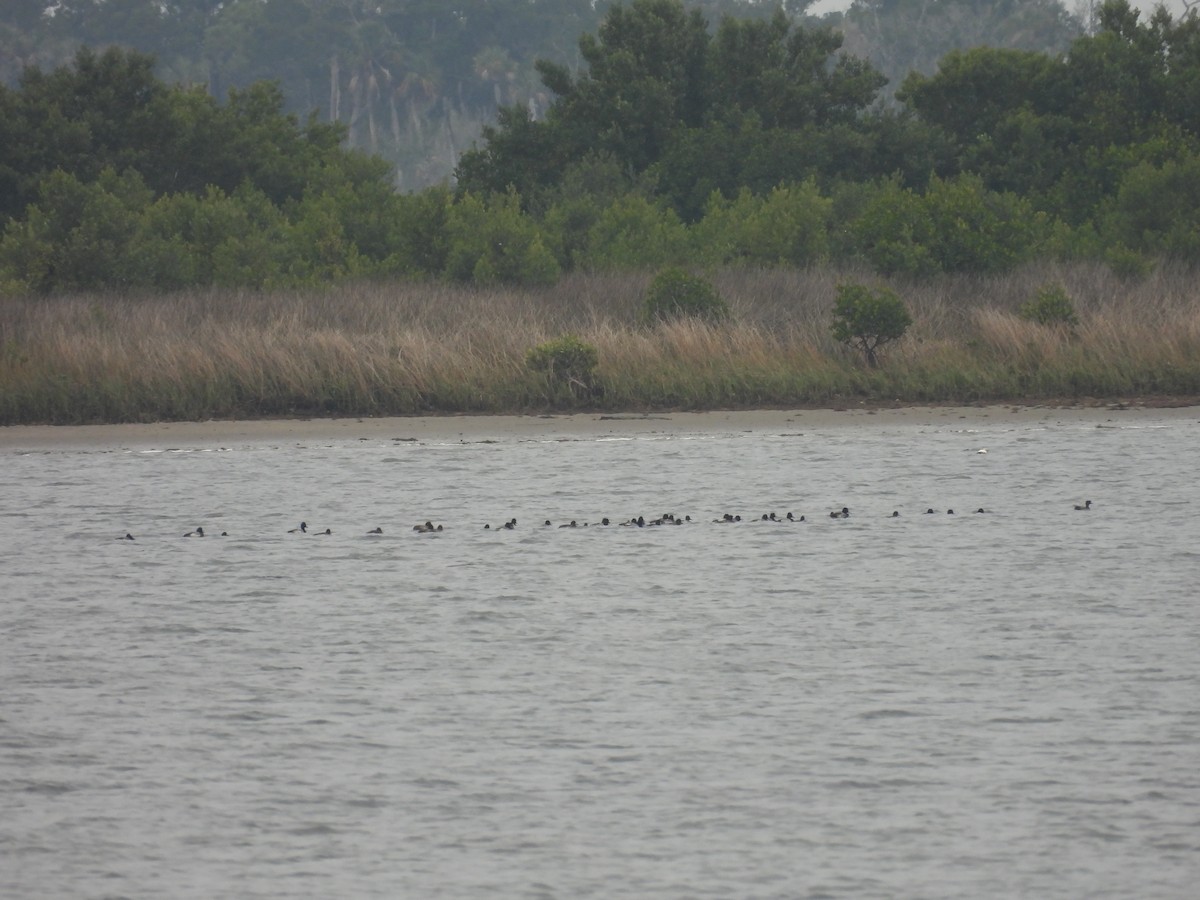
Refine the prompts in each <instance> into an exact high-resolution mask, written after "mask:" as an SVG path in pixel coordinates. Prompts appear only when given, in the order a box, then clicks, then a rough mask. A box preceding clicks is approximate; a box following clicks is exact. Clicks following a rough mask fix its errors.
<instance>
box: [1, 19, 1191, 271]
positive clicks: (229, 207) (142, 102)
mask: <svg viewBox="0 0 1200 900" xmlns="http://www.w3.org/2000/svg"><path fill="white" fill-rule="evenodd" d="M578 52H579V55H580V58H581V59H582V61H583V65H581V66H580V67H578V68H572V67H570V66H568V65H566V64H563V63H561V62H556V61H554V60H549V59H547V60H542V61H539V62H538V64H537V70H538V73H539V75H540V78H541V82H542V86H543V88H544V90H545V92H546V94H547V97H548V100H547V104H546V109H545V112H544V113H542V114H539V115H534V114H533V113H532V112H531V111H530V108H529V106H528V104H524V103H517V104H512V105H508V106H503V107H501V111H500V113H499V116H498V119H497V121H496V123H495V124H494V125H491V126H488V127H486V128H485V129H484V131H483V135H482V141H481V144H480V145H478V146H477V147H476V148H474V149H472V150H470V151H468V152H467V153H465V154H464V155H463V156H462V158H461V161H460V163H459V165H458V167H457V170H456V178H455V181H454V184H453V186H447V185H442V186H437V187H433V188H429V189H425V190H422V191H419V192H412V193H401V192H398V191H396V190H394V187H393V182H392V174H391V167H390V166H389V165H388V163H387V162H385V161H383V160H381V159H380V158H378V157H375V156H370V155H368V154H366V153H364V152H362V151H360V150H355V149H352V148H349V147H347V146H346V144H345V140H344V139H345V136H346V128H347V126H346V125H345V124H342V123H338V122H333V123H330V122H324V121H322V120H321V119H320V117H319V116H310V117H308V118H302V117H300V116H297V115H296V114H294V113H290V112H288V111H287V107H286V103H285V98H284V94H283V92H282V90H281V89H280V87H279V86H278V84H272V83H256V84H253V85H251V86H250V87H248V88H246V89H245V90H234V91H232V92H231V93H230V94H229V96H228V100H227V101H226V102H224V103H219V102H217V101H216V100H215V99H214V98H213V96H212V94H211V93H210V92H209V91H207V90H206V89H205V88H203V87H200V86H198V87H191V88H189V87H184V86H179V85H172V84H168V83H166V82H165V81H163V80H161V79H160V78H159V77H158V76H157V75H156V74H155V72H154V61H153V59H152V58H151V57H149V56H145V55H143V54H140V53H137V52H131V51H122V50H118V49H109V50H107V51H104V52H102V53H97V52H93V51H90V50H86V49H85V50H82V51H80V52H79V53H78V55H77V56H76V58H75V61H74V63H73V64H72V65H70V66H64V67H60V68H57V69H54V70H52V71H50V72H42V71H41V70H40V69H38V68H32V69H28V70H26V72H25V74H24V76H23V78H22V80H21V82H20V85H19V87H18V88H17V89H0V217H3V218H4V220H5V221H6V222H7V224H6V226H5V228H4V232H3V237H2V238H0V287H2V288H3V289H5V290H8V291H26V290H31V291H41V292H53V291H61V290H68V289H91V288H104V287H119V286H124V287H146V288H155V289H170V288H176V287H182V286H186V285H193V284H218V285H246V286H267V287H269V286H290V285H308V284H320V283H325V282H328V281H331V280H338V279H342V278H347V277H383V276H397V275H401V276H408V277H444V278H450V279H455V280H460V281H469V282H476V283H496V282H507V283H522V284H540V283H548V282H552V281H553V280H555V279H556V278H557V277H558V276H559V275H560V274H561V273H562V272H564V271H568V270H596V271H602V270H612V269H626V268H657V267H662V266H665V265H683V266H690V267H698V266H714V267H715V266H730V265H755V266H758V265H764V266H774V265H784V266H799V267H803V266H809V265H814V264H819V263H826V262H833V263H837V264H851V263H852V264H856V265H862V264H866V265H869V266H871V267H873V268H874V269H875V270H876V271H879V272H881V273H889V274H895V273H900V274H907V275H913V276H928V275H936V274H938V273H942V272H980V273H990V272H1000V271H1005V270H1007V269H1011V268H1012V267H1014V266H1016V265H1018V264H1020V263H1021V262H1023V261H1026V260H1029V259H1031V258H1037V257H1055V258H1101V259H1106V260H1108V261H1109V262H1110V264H1112V265H1113V266H1114V267H1117V268H1118V269H1119V270H1121V271H1123V272H1128V273H1130V274H1136V273H1137V272H1139V271H1144V270H1145V269H1146V268H1147V267H1148V266H1149V265H1151V264H1152V263H1153V261H1154V260H1155V259H1158V258H1164V257H1166V258H1174V259H1181V260H1185V261H1194V260H1195V259H1196V258H1197V252H1198V251H1200V212H1198V211H1200V203H1197V200H1198V199H1200V197H1197V194H1200V146H1198V143H1197V142H1198V139H1200V134H1198V133H1197V132H1198V130H1200V117H1197V115H1196V113H1195V110H1197V109H1200V22H1198V20H1197V17H1196V15H1195V14H1188V15H1186V16H1184V17H1182V18H1179V19H1173V18H1172V17H1171V16H1170V15H1169V14H1168V13H1166V12H1165V11H1164V10H1162V9H1159V10H1158V11H1156V12H1155V13H1154V14H1152V15H1151V16H1149V17H1148V18H1146V19H1145V20H1143V18H1142V17H1141V16H1140V14H1139V13H1138V12H1137V11H1135V10H1133V9H1132V8H1131V7H1130V6H1129V5H1128V3H1127V2H1125V0H1108V2H1106V3H1104V4H1103V6H1101V7H1100V9H1099V11H1098V13H1097V19H1096V25H1095V29H1094V33H1091V34H1086V35H1081V36H1079V37H1076V38H1075V39H1074V40H1073V41H1072V42H1071V43H1070V45H1069V47H1068V48H1067V50H1066V52H1063V53H1045V52H1038V51H1032V50H1013V49H997V48H986V47H981V48H976V49H972V50H968V51H954V52H951V53H950V54H948V55H946V56H945V57H943V58H942V59H941V61H940V65H939V68H938V70H937V71H936V72H933V73H929V74H922V73H920V72H913V73H911V74H910V75H909V76H908V77H907V78H906V79H905V80H904V81H903V82H902V84H901V85H900V86H899V89H898V90H897V91H896V94H895V97H896V100H897V102H898V105H886V104H882V103H880V95H881V91H882V90H883V89H884V86H885V84H886V78H885V76H883V75H882V74H881V73H880V72H879V70H878V69H877V68H875V67H874V66H873V65H871V64H870V63H869V62H867V61H866V60H863V59H861V58H858V57H855V56H853V55H850V54H848V53H846V52H845V50H844V33H843V32H841V31H838V30H835V29H833V28H832V27H830V26H827V25H820V24H817V25H811V24H798V23H797V22H796V19H795V17H794V16H789V15H788V14H787V12H786V11H784V10H783V9H776V10H775V11H774V12H773V13H772V14H771V15H769V16H762V15H758V16H755V17H751V18H736V17H732V16H725V17H722V18H721V19H720V20H719V21H718V22H717V23H716V26H715V27H711V24H710V22H709V21H708V20H707V19H706V18H705V16H704V15H703V14H702V13H701V12H700V11H699V10H698V9H695V8H690V7H685V6H684V4H683V3H681V2H679V0H633V2H631V3H629V4H628V5H625V4H614V5H612V6H610V7H609V8H608V9H607V11H606V13H605V15H604V17H603V19H602V20H601V21H600V23H599V26H598V27H597V29H596V31H595V33H591V32H587V33H585V34H584V36H583V37H582V38H581V39H580V40H579V43H578Z"/></svg>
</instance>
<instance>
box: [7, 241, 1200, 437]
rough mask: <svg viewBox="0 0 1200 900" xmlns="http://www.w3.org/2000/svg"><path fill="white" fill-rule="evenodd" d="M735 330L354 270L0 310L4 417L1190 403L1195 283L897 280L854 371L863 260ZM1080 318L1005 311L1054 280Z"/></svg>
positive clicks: (568, 296) (596, 293)
mask: <svg viewBox="0 0 1200 900" xmlns="http://www.w3.org/2000/svg"><path fill="white" fill-rule="evenodd" d="M712 277H713V280H714V282H715V284H716V285H717V287H718V290H720V292H721V293H722V295H723V296H724V297H725V298H726V299H727V301H728V302H729V304H730V306H731V308H732V310H733V318H732V320H731V321H729V322H727V323H724V324H721V325H707V324H704V323H702V322H698V321H690V320H689V321H677V322H672V323H665V324H659V325H656V326H653V327H649V326H646V325H645V324H644V323H643V322H642V319H641V309H642V296H643V292H644V290H645V288H646V285H647V284H648V282H649V279H650V274H648V273H622V274H611V275H583V274H574V275H571V276H569V277H566V278H564V279H563V280H561V281H560V282H559V283H558V284H557V285H555V286H553V287H551V288H545V289H538V290H518V289H483V288H464V287H457V286H450V285H446V284H441V283H435V282H429V283H412V282H397V283H369V282H364V283H357V284H352V285H346V286H341V287H337V288H333V289H330V290H327V291H323V292H318V291H313V292H306V293H266V294H259V293H253V292H247V291H203V292H190V293H180V294H173V295H169V296H69V297H57V298H8V299H5V300H2V301H0V422H3V423H8V424H13V423H35V422H54V423H75V422H123V421H152V420H163V419H206V418H228V417H262V416H290V415H386V414H420V413H429V412H524V411H531V410H561V409H578V408H585V407H586V408H601V409H646V410H648V409H669V408H690V409H703V408H717V407H729V406H756V405H758V406H786V405H826V404H832V405H839V404H841V403H845V402H848V401H851V400H854V401H857V400H865V401H873V402H888V403H890V402H974V401H989V400H992V401H999V400H1010V401H1020V400H1045V399H1066V398H1083V397H1130V396H1135V395H1144V394H1166V395H1186V396H1195V395H1200V302H1198V301H1200V296H1198V294H1200V289H1198V288H1197V287H1196V278H1195V273H1194V272H1193V271H1191V270H1189V269H1183V268H1178V269H1172V268H1168V267H1162V268H1160V269H1159V270H1157V271H1156V272H1154V273H1153V274H1152V275H1151V276H1149V277H1148V278H1146V279H1143V280H1140V281H1136V282H1130V281H1125V280H1122V279H1120V278H1117V277H1116V276H1114V275H1112V274H1111V273H1110V272H1108V271H1107V269H1105V268H1103V267H1100V266H1091V265H1078V266H1053V265H1048V264H1044V265H1037V266H1030V267H1028V268H1025V269H1022V270H1021V271H1019V272H1016V273H1014V274H1011V275H1008V276H1004V277H996V278H987V279H985V278H968V277H953V278H952V277H948V278H942V279H938V280H934V281H928V282H920V283H905V282H900V281H896V282H892V283H891V284H890V286H891V287H892V288H893V289H895V290H896V291H897V292H898V293H899V295H900V296H901V297H902V298H903V299H904V301H905V302H906V304H907V305H908V307H909V309H910V311H911V312H912V315H913V319H914V323H913V326H912V328H911V329H910V330H909V333H908V335H907V336H906V337H905V338H904V339H903V340H901V341H899V342H898V343H896V344H895V345H893V346H891V347H889V348H887V350H886V352H885V355H884V363H883V365H882V366H880V367H879V368H877V369H868V368H866V367H865V366H864V365H863V363H862V361H861V359H859V358H858V357H856V356H855V355H854V354H853V353H852V352H851V351H849V350H848V349H846V348H845V347H842V346H841V345H839V344H837V343H836V342H835V341H834V340H833V338H832V336H831V335H830V329H829V326H830V314H831V310H832V307H833V302H834V297H835V293H836V288H837V285H838V283H840V282H843V281H866V282H876V281H878V279H876V278H874V277H872V276H870V275H869V274H868V273H864V272H853V271H831V270H813V271H809V272H802V271H792V270H728V271H721V272H718V273H715V274H714V275H713V276H712ZM1051 282H1057V283H1060V284H1062V285H1063V286H1064V287H1065V288H1066V290H1067V292H1068V293H1069V294H1070V295H1071V297H1072V299H1073V301H1074V304H1075V307H1076V309H1077V311H1078V313H1079V317H1080V323H1079V325H1078V326H1077V327H1076V328H1074V329H1071V328H1066V327H1047V326H1042V325H1037V324H1035V323H1032V322H1028V321H1025V320H1023V319H1021V318H1019V317H1018V315H1017V310H1018V309H1019V307H1020V306H1021V304H1022V303H1024V302H1026V301H1027V300H1028V299H1029V298H1031V297H1032V296H1034V295H1035V294H1036V293H1037V291H1038V290H1039V289H1040V288H1041V287H1043V286H1045V285H1046V284H1048V283H1051ZM566 333H574V334H577V335H578V336H580V337H581V338H582V339H583V340H585V341H587V342H589V343H591V344H593V345H595V346H596V348H597V350H598V352H599V360H600V361H599V366H598V369H597V372H596V385H597V390H596V391H595V392H594V393H593V395H591V396H588V397H580V396H579V395H578V393H577V392H575V391H573V390H572V389H571V387H570V385H567V384H562V383H555V382H554V381H552V380H550V379H549V378H548V377H547V376H546V375H544V374H540V373H535V372H532V371H530V369H529V368H528V367H527V366H526V365H525V354H526V352H527V351H528V350H529V349H530V348H531V347H533V346H536V345H537V344H540V343H542V342H544V341H547V340H551V339H553V338H556V337H559V336H561V335H563V334H566Z"/></svg>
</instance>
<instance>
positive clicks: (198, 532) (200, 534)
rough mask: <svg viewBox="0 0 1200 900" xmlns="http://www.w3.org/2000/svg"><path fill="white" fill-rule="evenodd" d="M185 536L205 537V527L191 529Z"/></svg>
mask: <svg viewBox="0 0 1200 900" xmlns="http://www.w3.org/2000/svg"><path fill="white" fill-rule="evenodd" d="M184 537H204V528H203V527H197V528H196V530H195V531H189V532H188V533H187V534H185V535H184Z"/></svg>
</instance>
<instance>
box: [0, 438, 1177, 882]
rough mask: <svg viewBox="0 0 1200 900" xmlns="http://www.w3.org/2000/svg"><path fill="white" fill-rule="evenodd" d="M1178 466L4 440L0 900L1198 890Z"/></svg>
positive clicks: (874, 445) (672, 451)
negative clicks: (296, 531) (842, 512)
mask: <svg viewBox="0 0 1200 900" xmlns="http://www.w3.org/2000/svg"><path fill="white" fill-rule="evenodd" d="M1198 445H1200V416H1173V417H1164V418H1162V419H1161V420H1160V419H1157V418H1155V417H1154V416H1153V415H1150V416H1140V417H1137V418H1135V419H1122V417H1121V416H1120V415H1119V414H1116V415H1114V416H1113V417H1111V418H1108V419H1105V418H1104V416H1103V415H1099V416H1097V417H1095V418H1094V419H1085V420H1070V421H1063V422H1057V421H1055V420H1053V419H1052V418H1048V419H1046V420H1044V421H1029V420H1018V421H1013V422H1009V421H1007V420H1004V419H1002V418H997V419H995V420H983V419H970V420H958V419H957V418H945V419H941V420H938V421H937V422H935V423H933V424H927V423H920V424H904V423H892V424H882V425H877V426H872V425H863V424H859V425H855V426H854V427H838V426H836V425H830V426H820V427H804V426H799V425H797V426H795V427H786V428H779V427H769V428H757V429H751V430H742V429H722V428H719V427H716V428H711V429H707V430H655V429H654V426H653V424H651V425H647V426H646V427H645V428H643V429H641V430H636V431H633V432H630V433H627V434H620V435H615V436H613V437H612V438H607V439H606V438H604V437H603V436H597V435H595V434H587V435H583V436H580V439H577V440H565V441H564V440H555V439H553V436H552V435H547V436H545V437H544V438H542V439H536V438H535V439H525V438H520V439H518V438H515V437H506V436H505V435H504V434H498V435H497V436H496V437H495V439H494V440H475V439H471V440H465V441H464V440H459V439H440V438H422V439H421V440H418V441H402V440H393V439H391V438H387V437H382V436H380V437H372V438H371V439H368V440H353V439H340V440H328V439H319V440H312V441H294V440H289V441H272V440H269V439H258V440H248V441H243V442H240V443H230V444H226V445H225V449H220V445H218V444H215V443H211V442H209V443H206V442H194V443H193V444H191V445H188V446H176V447H175V448H174V449H171V448H168V447H166V446H165V445H159V446H149V445H139V446H134V447H128V448H122V447H118V446H112V447H91V448H87V447H74V448H62V449H58V450H53V451H49V452H26V451H18V450H13V449H9V450H6V451H4V452H3V453H2V459H3V469H2V472H3V474H2V476H0V477H2V479H3V487H4V493H3V496H4V504H3V510H2V511H0V591H2V597H0V684H2V685H3V692H2V694H0V799H2V803H3V807H2V808H3V810H4V812H3V815H2V816H0V895H2V896H5V897H34V896H37V897H42V898H54V897H129V898H151V897H154V898H157V897H164V896H170V897H173V898H211V897H215V896H226V897H247V898H251V897H271V898H278V897H453V898H494V897H564V898H576V897H604V898H609V897H630V898H652V897H720V898H727V897H764V898H765V897H788V898H792V897H847V898H851V897H852V898H864V897H888V898H892V897H964V896H970V897H1013V896H1036V897H1040V898H1053V897H1070V898H1078V897H1085V896H1086V897H1091V898H1098V897H1114V898H1116V897H1120V898H1127V897H1133V896H1136V897H1140V898H1156V897H1179V898H1183V897H1191V896H1194V890H1195V883H1196V880H1197V878H1200V703H1198V702H1197V701H1198V699H1200V652H1197V651H1198V649H1200V610H1198V609H1197V599H1196V595H1197V590H1196V585H1197V583H1198V582H1200V542H1198V538H1200V524H1198V523H1197V518H1196V515H1195V508H1196V507H1197V506H1198V505H1200V484H1198V483H1197V481H1196V480H1195V479H1194V478H1193V477H1192V471H1191V470H1192V469H1193V468H1194V460H1195V452H1196V451H1195V448H1196V447H1197V446H1198ZM981 449H986V450H987V452H986V453H979V452H978V451H979V450H981ZM1085 499H1091V500H1093V501H1095V507H1096V508H1095V509H1093V510H1092V511H1091V512H1086V513H1084V512H1076V511H1075V510H1074V509H1073V505H1074V504H1075V503H1078V502H1082V501H1083V500H1085ZM842 506H848V507H850V509H851V518H850V519H849V520H845V521H842V520H836V521H835V520H831V519H830V518H829V516H828V511H829V510H832V509H840V508H841V507H842ZM927 507H935V508H937V509H938V510H939V512H938V513H937V514H936V515H932V516H926V515H922V514H921V513H922V512H923V510H924V509H926V508H927ZM947 507H951V508H953V509H955V511H956V514H955V515H953V516H950V515H947V514H946V513H945V512H944V510H945V509H946V508H947ZM978 507H984V508H985V509H987V510H989V512H987V513H986V514H982V515H980V514H974V513H972V512H971V511H972V510H974V509H976V508H978ZM893 509H896V510H899V511H900V512H901V513H902V515H901V517H900V518H899V519H890V518H888V516H889V514H890V513H891V512H892V510H893ZM668 511H670V512H674V513H677V514H679V515H681V516H682V515H684V514H690V515H691V516H692V517H693V519H694V520H697V521H696V522H695V523H694V524H691V525H688V526H681V527H659V528H645V529H638V528H628V527H624V528H622V527H616V526H611V527H608V528H603V527H598V526H595V525H593V526H592V527H589V528H586V529H584V528H576V529H559V528H556V527H552V528H549V529H547V528H543V527H541V526H540V522H541V521H542V520H543V519H544V518H547V517H548V518H550V519H552V520H553V521H554V523H555V524H556V525H557V524H560V523H562V522H565V521H569V520H570V519H576V520H577V521H579V522H581V523H582V522H584V521H588V522H593V523H594V522H597V521H599V519H600V518H601V517H602V516H609V517H610V518H612V519H614V521H616V520H623V519H628V518H629V517H630V516H631V515H634V516H636V515H637V514H644V515H647V516H650V515H657V514H660V513H663V512H668ZM772 511H773V512H776V513H777V514H779V515H780V516H782V515H783V514H785V513H786V512H788V511H792V512H794V513H795V514H796V515H797V516H799V515H801V514H804V515H806V517H807V518H808V520H809V521H808V522H806V523H804V524H775V523H763V522H754V521H745V522H742V523H740V524H737V525H732V526H727V525H717V524H712V522H711V520H712V519H713V518H715V517H718V516H720V515H721V514H723V513H725V512H731V513H739V514H742V515H743V516H746V517H750V516H758V515H760V514H761V513H764V512H768V513H769V512H772ZM513 516H515V517H517V518H518V528H517V529H516V530H514V531H505V530H487V531H485V530H483V528H482V525H483V524H484V523H490V524H492V525H493V529H494V528H495V526H496V525H499V524H500V523H501V522H503V521H505V520H506V519H508V518H511V517H513ZM301 519H303V520H305V521H307V522H308V523H309V525H310V526H312V527H313V528H314V529H320V530H323V529H325V528H327V527H329V528H331V529H332V531H333V534H332V535H329V536H313V535H304V536H302V535H289V534H287V533H286V532H287V529H288V528H290V527H294V526H295V525H296V523H297V522H299V521H300V520H301ZM427 519H428V520H432V521H435V522H440V523H443V524H444V526H445V528H446V531H445V532H444V533H442V534H433V535H420V534H414V533H413V532H412V531H411V526H412V525H413V524H414V523H418V522H423V521H425V520H427ZM197 525H201V526H203V527H204V529H205V530H206V531H207V532H208V533H209V535H210V536H209V537H205V538H203V539H197V538H189V539H184V538H182V537H181V535H182V534H183V533H184V532H186V531H190V530H192V529H193V528H195V527H196V526H197ZM375 526H382V527H383V529H384V532H385V533H384V534H383V535H382V536H369V535H367V534H366V533H365V532H366V531H368V530H369V529H371V528H374V527H375ZM126 531H130V532H133V533H134V534H135V536H136V538H137V539H136V540H135V541H133V542H129V541H121V540H116V539H115V538H117V537H118V536H120V535H122V534H124V533H125V532H126ZM221 531H227V532H228V536H226V537H215V536H212V535H214V534H216V535H219V534H220V532H221Z"/></svg>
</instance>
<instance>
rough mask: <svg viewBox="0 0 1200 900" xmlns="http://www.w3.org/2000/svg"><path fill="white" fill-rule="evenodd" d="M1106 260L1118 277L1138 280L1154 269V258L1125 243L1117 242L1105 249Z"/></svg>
mask: <svg viewBox="0 0 1200 900" xmlns="http://www.w3.org/2000/svg"><path fill="white" fill-rule="evenodd" d="M1104 261H1105V262H1106V263H1108V267H1109V269H1111V270H1112V273H1113V274H1114V275H1116V276H1117V277H1118V278H1125V279H1128V280H1131V281H1133V280H1137V279H1139V278H1145V277H1146V276H1147V275H1149V274H1150V272H1151V271H1152V270H1153V269H1154V262H1153V260H1150V259H1147V258H1146V257H1145V256H1143V255H1142V254H1140V253H1138V252H1137V251H1136V250H1130V249H1129V248H1128V247H1126V246H1125V245H1124V244H1117V245H1116V246H1115V247H1109V248H1108V249H1107V250H1105V251H1104Z"/></svg>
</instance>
